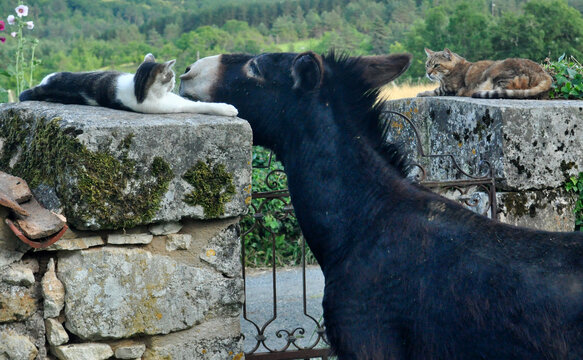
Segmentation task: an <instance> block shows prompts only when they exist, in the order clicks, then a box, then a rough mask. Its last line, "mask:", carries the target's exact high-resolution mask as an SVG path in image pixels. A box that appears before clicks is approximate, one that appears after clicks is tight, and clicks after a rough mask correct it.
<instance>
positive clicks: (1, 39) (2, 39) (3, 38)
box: [0, 36, 6, 44]
mask: <svg viewBox="0 0 583 360" xmlns="http://www.w3.org/2000/svg"><path fill="white" fill-rule="evenodd" d="M0 42H1V43H2V44H4V43H5V42H6V38H5V37H3V36H2V37H0Z"/></svg>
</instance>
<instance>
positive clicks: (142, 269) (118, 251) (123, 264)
mask: <svg viewBox="0 0 583 360" xmlns="http://www.w3.org/2000/svg"><path fill="white" fill-rule="evenodd" d="M58 277H59V279H61V281H62V282H63V284H64V286H65V290H66V291H65V304H66V305H65V315H66V318H67V322H66V323H65V327H66V328H67V329H68V330H69V331H70V332H72V333H74V334H76V335H78V336H79V337H81V338H82V339H87V340H99V339H121V338H127V337H131V336H133V335H136V334H145V335H156V334H167V333H169V332H173V331H178V330H183V329H187V328H189V327H191V326H193V325H194V324H196V323H197V322H200V321H201V320H202V319H204V318H205V317H206V316H209V315H210V314H212V313H223V312H228V311H231V310H232V309H235V311H236V312H237V313H238V312H239V311H240V306H241V303H242V283H241V280H240V279H227V278H224V277H223V276H221V275H220V274H217V273H215V272H213V271H210V270H205V269H199V268H195V267H191V266H187V265H184V264H181V263H177V262H176V261H175V260H172V259H171V258H169V257H166V256H161V255H155V254H152V253H150V252H148V251H145V250H143V249H128V248H122V247H108V246H107V247H103V248H94V249H88V250H80V251H76V252H67V253H59V266H58Z"/></svg>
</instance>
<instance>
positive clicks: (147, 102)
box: [19, 54, 237, 116]
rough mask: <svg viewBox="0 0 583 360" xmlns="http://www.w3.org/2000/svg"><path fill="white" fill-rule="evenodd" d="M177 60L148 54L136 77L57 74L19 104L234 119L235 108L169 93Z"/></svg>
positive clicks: (109, 73)
mask: <svg viewBox="0 0 583 360" xmlns="http://www.w3.org/2000/svg"><path fill="white" fill-rule="evenodd" d="M175 62H176V60H170V61H168V62H165V63H163V64H159V63H156V60H155V59H154V55H152V54H147V55H146V56H145V57H144V62H143V63H142V64H141V65H140V66H139V67H138V70H137V71H136V74H135V75H134V74H128V73H121V72H117V71H90V72H77V73H71V72H59V73H53V74H50V75H47V76H46V77H45V78H44V79H43V80H42V82H41V83H40V84H39V85H38V86H35V87H34V88H32V89H28V90H25V91H23V92H22V93H21V94H20V97H19V98H20V101H27V100H39V101H50V102H58V103H63V104H81V105H94V106H104V107H108V108H112V109H120V110H130V111H136V112H141V113H180V112H189V113H204V114H212V115H224V116H236V115H237V109H236V108H235V107H234V106H232V105H228V104H223V103H207V102H198V101H191V100H188V99H185V98H183V97H180V96H179V95H177V94H174V93H173V92H172V89H173V88H174V84H175V76H174V71H173V70H172V66H174V63H175Z"/></svg>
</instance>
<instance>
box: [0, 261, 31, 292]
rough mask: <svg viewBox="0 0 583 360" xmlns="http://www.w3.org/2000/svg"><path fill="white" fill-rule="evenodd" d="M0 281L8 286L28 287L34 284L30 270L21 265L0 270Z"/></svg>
mask: <svg viewBox="0 0 583 360" xmlns="http://www.w3.org/2000/svg"><path fill="white" fill-rule="evenodd" d="M0 280H1V281H2V282H3V283H5V284H8V285H18V286H25V287H30V286H32V285H33V284H34V281H35V280H34V274H33V272H32V269H31V268H29V267H27V266H25V265H23V264H13V265H10V266H7V267H6V268H5V269H4V270H0Z"/></svg>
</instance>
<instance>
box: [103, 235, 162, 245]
mask: <svg viewBox="0 0 583 360" xmlns="http://www.w3.org/2000/svg"><path fill="white" fill-rule="evenodd" d="M153 238H154V235H151V234H109V235H107V243H108V244H110V245H147V244H149V243H151V242H152V239H153Z"/></svg>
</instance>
